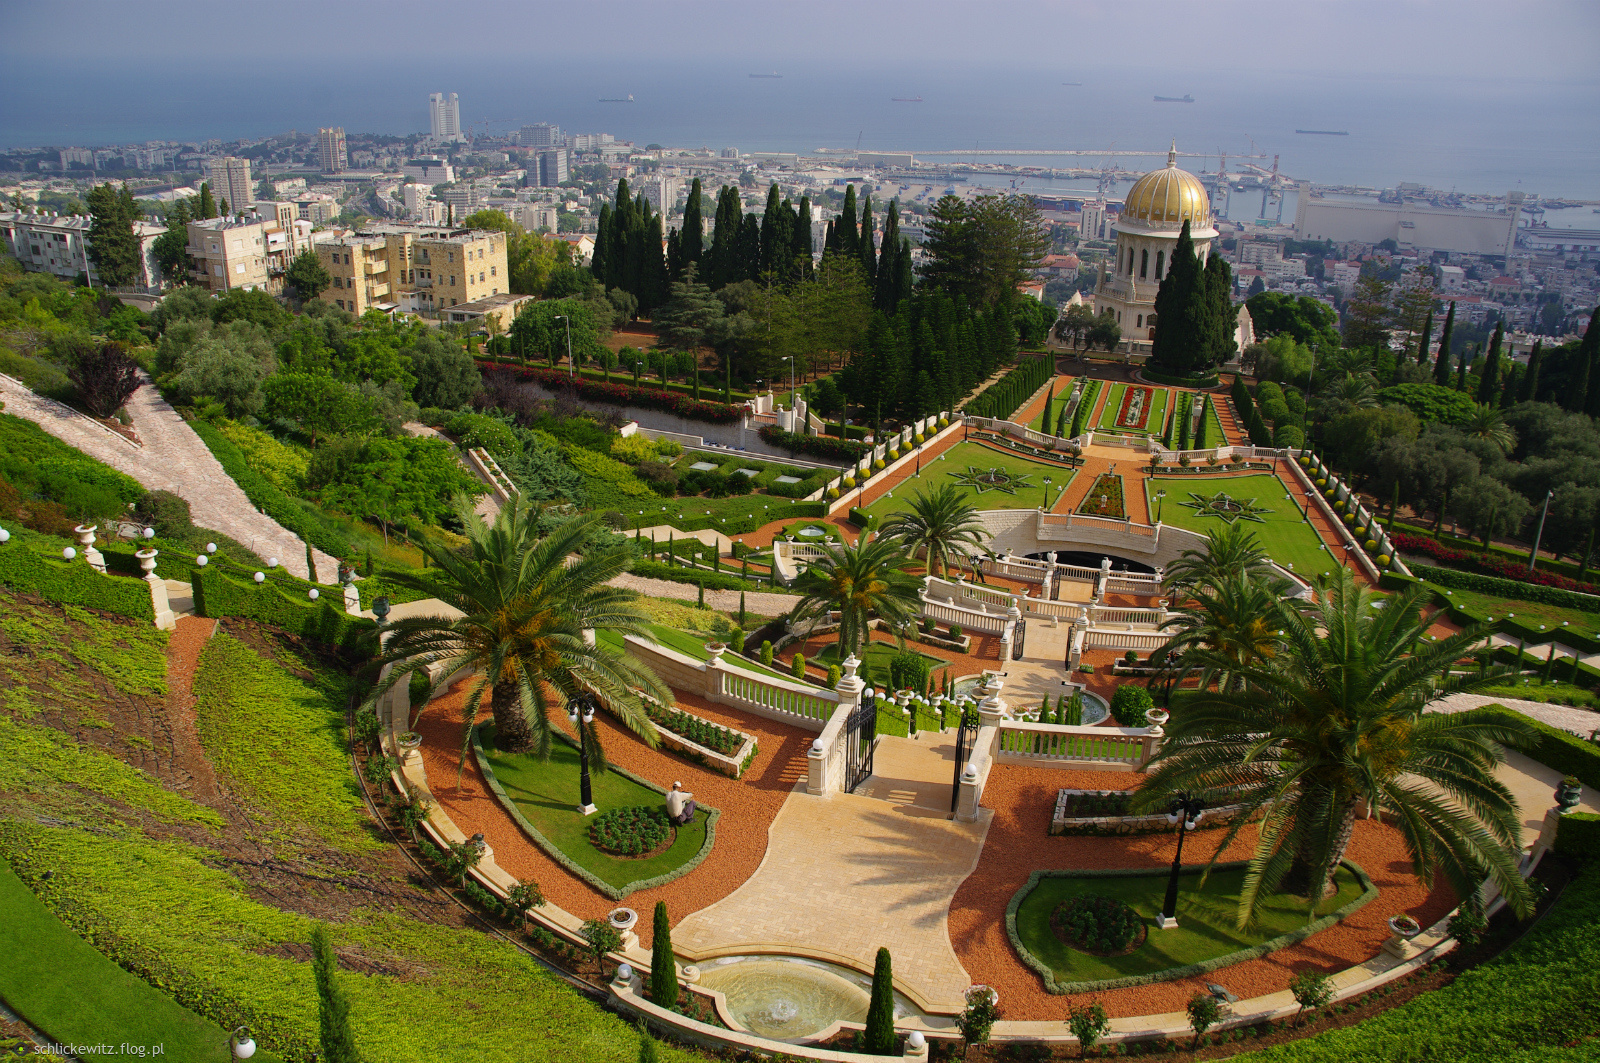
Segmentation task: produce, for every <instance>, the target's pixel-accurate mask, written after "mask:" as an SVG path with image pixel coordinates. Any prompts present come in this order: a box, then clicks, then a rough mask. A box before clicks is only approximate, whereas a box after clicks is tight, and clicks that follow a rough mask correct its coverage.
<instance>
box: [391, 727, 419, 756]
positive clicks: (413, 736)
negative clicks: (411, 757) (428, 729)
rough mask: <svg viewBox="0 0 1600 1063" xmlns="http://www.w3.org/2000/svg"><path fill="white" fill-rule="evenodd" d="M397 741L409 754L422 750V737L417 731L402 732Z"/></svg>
mask: <svg viewBox="0 0 1600 1063" xmlns="http://www.w3.org/2000/svg"><path fill="white" fill-rule="evenodd" d="M395 741H396V742H397V743H398V744H399V746H400V748H401V749H403V750H405V751H406V752H407V753H414V752H416V751H417V750H418V749H420V748H422V736H421V735H419V734H417V732H415V731H402V732H400V735H399V737H398V738H396V739H395Z"/></svg>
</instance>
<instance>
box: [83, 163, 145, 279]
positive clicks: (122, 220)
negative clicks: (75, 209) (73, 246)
mask: <svg viewBox="0 0 1600 1063" xmlns="http://www.w3.org/2000/svg"><path fill="white" fill-rule="evenodd" d="M86 198H87V199H88V201H89V215H90V218H91V219H92V220H91V221H90V223H89V261H90V262H91V263H93V265H94V270H95V273H96V274H98V275H99V278H100V283H101V284H104V285H105V286H106V287H108V288H120V287H122V286H124V285H128V284H132V283H133V282H134V280H135V278H137V277H138V275H139V238H138V237H136V236H135V235H134V234H133V219H134V217H135V214H136V210H135V208H134V205H133V196H132V194H131V193H128V186H127V185H123V186H122V193H118V192H117V190H116V189H115V188H112V187H111V183H110V182H109V181H108V182H106V183H105V184H103V185H101V186H99V187H98V188H92V189H90V190H89V194H88V196H87V197H86Z"/></svg>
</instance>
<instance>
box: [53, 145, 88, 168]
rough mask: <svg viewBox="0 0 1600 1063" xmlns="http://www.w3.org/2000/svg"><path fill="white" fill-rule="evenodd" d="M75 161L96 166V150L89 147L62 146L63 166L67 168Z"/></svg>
mask: <svg viewBox="0 0 1600 1063" xmlns="http://www.w3.org/2000/svg"><path fill="white" fill-rule="evenodd" d="M75 162H76V163H80V164H82V165H84V166H90V167H92V166H94V151H93V150H91V149H89V148H62V149H61V168H62V169H63V170H65V169H66V168H67V167H68V166H71V165H72V164H73V163H75Z"/></svg>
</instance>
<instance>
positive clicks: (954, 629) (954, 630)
mask: <svg viewBox="0 0 1600 1063" xmlns="http://www.w3.org/2000/svg"><path fill="white" fill-rule="evenodd" d="M965 634H966V631H965V629H963V628H962V626H961V625H960V624H951V625H950V637H951V638H953V639H955V640H957V641H958V642H959V641H960V639H961V636H963V635H965Z"/></svg>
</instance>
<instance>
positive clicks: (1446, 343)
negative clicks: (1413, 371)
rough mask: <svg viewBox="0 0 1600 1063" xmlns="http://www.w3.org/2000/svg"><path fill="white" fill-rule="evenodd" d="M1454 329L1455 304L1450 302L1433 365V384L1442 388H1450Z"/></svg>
mask: <svg viewBox="0 0 1600 1063" xmlns="http://www.w3.org/2000/svg"><path fill="white" fill-rule="evenodd" d="M1455 327H1456V304H1455V301H1454V300H1452V301H1451V303H1450V309H1449V310H1448V311H1447V312H1446V313H1445V315H1444V331H1443V332H1440V333H1439V358H1438V360H1437V361H1435V362H1434V363H1433V382H1434V383H1435V384H1438V385H1439V386H1440V387H1442V388H1447V387H1449V386H1450V333H1451V332H1453V331H1454V330H1455Z"/></svg>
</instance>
